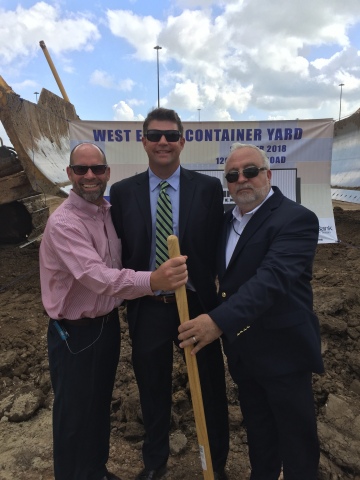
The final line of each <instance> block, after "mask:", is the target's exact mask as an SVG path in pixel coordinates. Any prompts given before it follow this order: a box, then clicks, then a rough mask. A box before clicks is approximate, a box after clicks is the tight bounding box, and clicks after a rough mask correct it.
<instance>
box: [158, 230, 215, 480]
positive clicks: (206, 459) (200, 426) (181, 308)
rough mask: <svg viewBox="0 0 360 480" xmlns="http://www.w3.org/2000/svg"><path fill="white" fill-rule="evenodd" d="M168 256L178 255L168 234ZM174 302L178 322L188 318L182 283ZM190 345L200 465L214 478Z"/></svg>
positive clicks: (188, 355) (187, 353) (188, 357)
mask: <svg viewBox="0 0 360 480" xmlns="http://www.w3.org/2000/svg"><path fill="white" fill-rule="evenodd" d="M167 242H168V249H169V256H170V258H173V257H178V256H179V255H180V247H179V241H178V238H177V237H176V236H175V235H170V236H169V237H168V239H167ZM175 296H176V304H177V309H178V312H179V317H180V323H184V322H187V321H188V320H189V308H188V301H187V296H186V287H185V285H183V286H182V287H179V288H178V289H177V290H176V291H175ZM191 350H192V347H191V346H190V347H185V349H184V351H185V360H186V367H187V371H188V377H189V385H190V393H191V400H192V405H193V410H194V417H195V426H196V433H197V437H198V442H199V449H200V458H201V466H202V469H203V476H204V479H205V480H214V472H213V467H212V461H211V454H210V446H209V439H208V434H207V428H206V421H205V413H204V404H203V399H202V393H201V385H200V378H199V370H198V366H197V360H196V356H195V355H191Z"/></svg>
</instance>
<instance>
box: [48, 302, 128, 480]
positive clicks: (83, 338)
mask: <svg viewBox="0 0 360 480" xmlns="http://www.w3.org/2000/svg"><path fill="white" fill-rule="evenodd" d="M65 328H66V330H67V331H68V333H69V338H68V340H67V341H68V344H69V347H70V349H71V350H72V351H73V352H79V351H80V350H82V349H84V350H83V351H81V352H80V353H77V354H75V355H74V354H72V353H70V352H69V349H68V347H67V345H66V343H65V341H64V340H61V338H60V335H59V334H58V332H57V330H56V328H55V325H54V322H53V321H52V320H50V323H49V328H48V353H49V365H50V375H51V382H52V386H53V390H54V406H53V440H54V473H55V479H56V480H100V479H101V478H102V477H103V476H104V475H105V474H106V471H107V470H106V466H105V465H106V462H107V460H108V457H109V440H110V404H111V397H112V391H113V386H114V380H115V373H116V368H117V365H118V361H119V353H120V324H119V317H118V312H117V310H115V311H114V312H113V313H112V316H111V319H109V321H108V322H107V323H105V322H104V324H103V325H102V322H96V323H94V325H91V326H68V325H66V327H65ZM91 344H92V345H91ZM89 345H91V346H89ZM87 347H89V348H87Z"/></svg>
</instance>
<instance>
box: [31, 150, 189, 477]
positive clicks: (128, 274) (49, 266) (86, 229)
mask: <svg viewBox="0 0 360 480" xmlns="http://www.w3.org/2000/svg"><path fill="white" fill-rule="evenodd" d="M67 174H68V177H69V180H70V181H71V183H72V190H71V191H70V194H69V197H68V198H67V199H66V200H65V201H64V202H63V203H62V204H61V205H60V206H59V207H58V208H57V209H56V210H55V212H54V213H53V214H52V215H51V216H50V218H49V220H48V222H47V225H46V228H45V231H44V235H43V238H42V241H41V246H40V280H41V294H42V301H43V304H44V307H45V309H46V311H47V313H48V315H49V317H50V321H49V328H48V336H47V339H48V350H49V366H50V376H51V382H52V386H53V390H54V406H53V439H54V448H53V452H54V474H55V475H54V476H55V480H120V479H119V477H117V476H116V475H114V474H112V473H110V472H108V471H107V468H106V463H107V460H108V457H109V439H110V404H111V396H112V391H113V386H114V380H115V373H116V369H117V365H118V362H119V352H120V324H119V316H118V306H119V305H120V304H121V303H122V302H123V300H124V299H128V298H136V297H140V296H144V295H150V296H151V295H153V292H154V291H157V290H158V289H159V288H177V287H176V286H177V285H179V284H180V285H184V284H185V282H186V280H187V270H186V264H185V261H186V259H185V257H177V258H174V259H171V260H169V261H168V262H166V263H164V264H163V265H162V266H161V267H160V268H159V269H157V270H156V271H136V272H135V271H134V270H129V269H124V268H122V264H121V259H120V255H121V244H120V242H119V239H118V237H117V235H116V232H115V230H114V226H113V224H112V221H111V215H110V204H109V202H107V201H106V200H105V199H104V198H103V194H104V192H105V188H106V184H107V181H108V180H109V178H110V168H109V166H108V165H107V162H106V157H105V155H104V152H103V151H102V150H101V149H100V148H99V147H97V146H96V145H94V144H92V143H82V144H79V145H77V146H76V147H75V148H74V149H73V150H72V152H71V154H70V165H69V166H68V167H67ZM145 270H148V269H145Z"/></svg>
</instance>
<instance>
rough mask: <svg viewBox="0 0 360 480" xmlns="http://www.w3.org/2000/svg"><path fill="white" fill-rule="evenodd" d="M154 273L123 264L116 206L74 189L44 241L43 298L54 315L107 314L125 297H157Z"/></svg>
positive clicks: (51, 221) (50, 221) (49, 224)
mask: <svg viewBox="0 0 360 480" xmlns="http://www.w3.org/2000/svg"><path fill="white" fill-rule="evenodd" d="M150 275H151V272H135V271H134V270H129V269H125V268H122V264H121V242H120V240H119V239H118V237H117V235H116V232H115V229H114V226H113V224H112V221H111V215H110V204H109V202H107V201H106V200H105V199H104V200H103V204H102V205H101V206H100V207H98V206H97V205H95V204H93V203H90V202H88V201H86V200H84V199H83V198H82V197H80V196H79V195H77V194H76V193H74V192H73V191H70V195H69V197H68V198H67V199H66V200H64V202H63V203H62V204H61V205H60V206H59V207H58V208H57V209H56V210H55V212H54V213H53V214H52V215H51V216H50V217H49V219H48V222H47V225H46V228H45V231H44V234H43V238H42V241H41V245H40V282H41V295H42V302H43V305H44V307H45V310H46V312H47V314H48V315H49V317H50V318H53V319H62V318H67V319H69V320H75V319H80V318H84V317H88V318H94V317H98V316H101V315H106V314H107V313H109V312H111V310H113V309H114V308H115V307H118V306H119V305H121V303H122V302H123V300H124V299H129V300H130V299H133V298H137V297H142V296H144V295H153V292H152V290H151V287H150Z"/></svg>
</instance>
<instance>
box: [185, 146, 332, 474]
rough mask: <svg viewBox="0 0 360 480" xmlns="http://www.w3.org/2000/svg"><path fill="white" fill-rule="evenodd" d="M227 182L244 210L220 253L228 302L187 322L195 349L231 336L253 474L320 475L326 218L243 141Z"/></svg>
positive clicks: (229, 219) (227, 345)
mask: <svg viewBox="0 0 360 480" xmlns="http://www.w3.org/2000/svg"><path fill="white" fill-rule="evenodd" d="M225 174H226V175H225V178H226V179H227V182H228V188H229V192H230V194H231V196H232V198H233V199H234V202H235V203H236V207H235V208H234V209H233V210H232V211H229V212H227V213H226V215H225V219H224V226H223V230H222V239H221V241H220V248H219V255H218V276H219V294H218V295H219V300H220V302H221V305H220V306H218V307H216V308H215V309H213V310H212V311H210V312H209V314H208V315H200V316H199V317H197V318H195V319H193V320H192V321H190V322H186V324H183V325H181V326H180V328H179V331H180V335H179V339H180V340H181V344H180V346H181V347H185V346H188V345H191V344H192V338H193V337H194V336H195V337H196V340H197V341H198V343H197V345H196V346H195V348H194V349H193V350H192V353H193V354H197V355H198V354H199V353H200V352H201V349H202V348H203V347H205V346H206V345H208V344H209V343H211V342H212V341H213V340H215V339H217V338H218V337H219V336H220V335H222V339H223V345H224V350H225V353H226V355H227V359H228V365H229V371H230V373H231V376H232V378H233V380H234V381H235V382H236V383H237V385H238V388H239V400H240V406H241V410H242V414H243V417H244V423H245V425H246V427H247V436H248V446H249V456H250V463H251V469H252V470H251V476H250V479H251V480H278V478H279V475H280V472H281V469H283V474H284V480H305V479H306V480H316V479H317V469H318V462H319V443H318V437H317V429H316V416H315V408H314V399H313V393H312V372H317V373H322V372H323V362H322V358H321V346H320V333H319V322H318V319H317V317H316V315H315V314H314V312H313V295H312V289H311V284H310V282H311V278H312V265H313V260H314V255H315V250H316V246H317V241H318V233H319V224H318V219H317V217H316V215H315V214H314V213H313V212H311V211H310V210H308V209H306V208H305V207H303V206H301V205H299V204H297V203H295V202H293V201H291V200H289V199H287V198H286V197H284V195H283V194H282V193H281V192H280V190H279V189H278V188H277V187H271V184H270V180H271V171H270V164H269V160H268V159H267V157H266V155H265V154H264V152H263V151H262V150H260V149H258V148H257V147H255V146H253V145H245V144H235V145H233V148H232V150H231V153H230V155H229V157H228V159H227V161H226V164H225Z"/></svg>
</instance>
